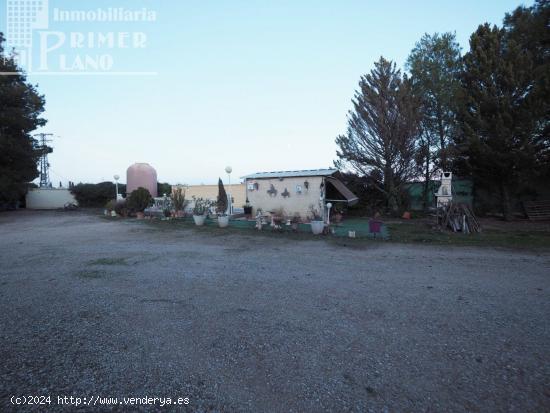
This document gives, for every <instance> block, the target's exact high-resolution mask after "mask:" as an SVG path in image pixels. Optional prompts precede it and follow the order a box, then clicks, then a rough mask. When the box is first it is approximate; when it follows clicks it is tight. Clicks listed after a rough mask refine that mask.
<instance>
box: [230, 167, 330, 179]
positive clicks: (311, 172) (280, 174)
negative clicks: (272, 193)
mask: <svg viewBox="0 0 550 413" xmlns="http://www.w3.org/2000/svg"><path fill="white" fill-rule="evenodd" d="M336 171H337V169H334V168H327V169H306V170H303V171H274V172H256V173H255V174H250V175H245V176H241V179H260V178H290V177H294V176H330V175H333V174H334V173H335V172H336Z"/></svg>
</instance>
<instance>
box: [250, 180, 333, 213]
mask: <svg viewBox="0 0 550 413" xmlns="http://www.w3.org/2000/svg"><path fill="white" fill-rule="evenodd" d="M305 181H307V182H308V183H309V185H308V186H309V188H308V189H306V188H305V184H304V182H305ZM322 182H323V178H322V177H320V176H307V177H291V178H283V179H282V180H280V179H279V178H263V179H248V180H247V181H246V183H245V184H246V185H247V187H246V195H247V196H248V200H249V201H250V204H251V205H252V208H253V211H252V213H253V214H256V212H257V210H258V208H261V209H262V211H263V212H264V213H266V212H270V211H274V210H277V209H279V208H283V209H284V211H285V215H287V216H293V215H294V214H299V215H300V216H301V217H302V218H306V217H307V216H308V215H310V206H311V205H313V206H314V208H315V209H317V210H319V212H321V213H323V211H322V210H321V207H320V205H319V201H320V197H321V195H322V193H321V188H320V185H321V183H322ZM254 183H257V184H258V189H257V190H256V189H254V190H250V189H248V184H254ZM271 185H273V187H274V188H275V189H276V190H277V195H270V194H268V193H267V191H268V190H269V189H270V188H271ZM298 185H299V186H301V187H302V192H301V193H298V192H297V191H296V187H297V186H298ZM285 189H286V190H287V191H288V192H289V193H290V196H288V197H283V196H282V193H283V192H284V191H285ZM323 192H324V191H323Z"/></svg>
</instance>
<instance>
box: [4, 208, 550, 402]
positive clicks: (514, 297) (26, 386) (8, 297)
mask: <svg viewBox="0 0 550 413" xmlns="http://www.w3.org/2000/svg"><path fill="white" fill-rule="evenodd" d="M0 234H1V237H0V323H1V324H0V325H1V330H0V366H1V367H0V410H1V411H27V410H32V411H45V410H48V411H57V410H61V411H69V410H70V409H71V407H70V406H69V407H68V406H67V405H65V406H61V405H58V404H57V402H58V399H57V397H58V396H61V397H62V396H74V397H80V398H82V399H84V398H86V400H95V401H96V402H97V401H98V397H99V398H107V397H118V398H119V399H118V402H117V404H116V405H115V406H106V405H103V406H101V407H100V406H99V405H98V404H96V407H95V408H94V407H91V406H88V407H84V408H82V407H81V409H82V410H81V411H105V410H115V411H135V410H138V411H139V410H141V411H175V410H180V411H181V410H187V411H197V412H203V411H223V412H225V411H227V412H240V411H245V412H324V411H333V412H347V411H352V412H369V411H372V412H385V411H386V412H399V411H414V412H418V411H429V412H442V411H453V412H462V411H464V412H465V411H469V412H497V411H510V412H522V413H523V412H543V411H550V350H549V349H550V254H549V253H547V252H543V251H540V250H539V251H537V252H529V251H522V252H514V251H512V250H503V249H502V250H497V249H489V248H474V247H445V246H435V245H402V244H391V243H383V242H380V243H376V242H370V243H365V244H364V245H359V244H357V245H352V246H350V245H348V246H345V245H343V244H341V243H339V244H335V243H332V242H327V241H324V240H320V241H319V240H295V241H293V240H289V239H286V238H284V237H268V236H258V235H255V234H254V233H247V232H243V231H237V230H226V231H222V230H212V229H203V230H199V229H197V230H195V229H192V228H191V227H189V228H187V229H182V228H180V229H178V230H174V229H173V230H166V229H163V228H162V227H161V226H154V225H148V224H145V223H143V222H137V221H135V220H117V221H109V220H107V219H103V218H101V217H98V216H94V215H92V214H90V213H83V212H71V213H63V212H25V211H16V212H9V213H1V214H0ZM28 395H36V396H48V395H49V396H50V397H51V404H50V405H47V406H44V405H42V406H36V405H34V406H29V405H24V406H19V407H18V408H17V406H14V405H12V404H11V400H13V399H11V397H12V396H28ZM146 396H148V397H170V398H171V399H172V400H174V399H177V398H178V397H181V398H185V397H187V398H189V404H188V405H187V407H184V408H182V407H181V406H178V407H177V408H176V407H175V406H168V407H166V406H165V407H164V408H161V407H159V406H158V405H157V406H156V407H151V406H132V407H128V406H127V405H123V404H121V400H122V398H123V397H140V398H143V397H146ZM103 401H105V400H103ZM86 403H90V402H89V401H86ZM46 408H47V409H46Z"/></svg>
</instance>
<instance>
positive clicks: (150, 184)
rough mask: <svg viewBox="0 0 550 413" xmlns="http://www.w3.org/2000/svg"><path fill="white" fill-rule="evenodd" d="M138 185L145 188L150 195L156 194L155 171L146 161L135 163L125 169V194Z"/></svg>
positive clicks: (128, 193)
mask: <svg viewBox="0 0 550 413" xmlns="http://www.w3.org/2000/svg"><path fill="white" fill-rule="evenodd" d="M139 187H143V188H145V189H147V190H148V191H149V192H150V193H151V196H153V197H155V196H157V171H155V168H153V167H152V166H151V165H149V164H148V163H135V164H133V165H131V166H130V167H129V168H128V169H127V170H126V195H127V196H129V195H130V194H131V193H132V191H135V190H136V189H138V188H139Z"/></svg>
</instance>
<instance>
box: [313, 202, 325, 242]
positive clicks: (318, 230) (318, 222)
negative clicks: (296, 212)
mask: <svg viewBox="0 0 550 413" xmlns="http://www.w3.org/2000/svg"><path fill="white" fill-rule="evenodd" d="M310 214H311V217H310V224H311V232H313V233H314V234H315V235H319V234H322V233H323V230H324V229H325V221H323V217H322V216H321V213H320V212H319V210H318V209H316V208H314V207H313V205H312V206H311V207H310Z"/></svg>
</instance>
